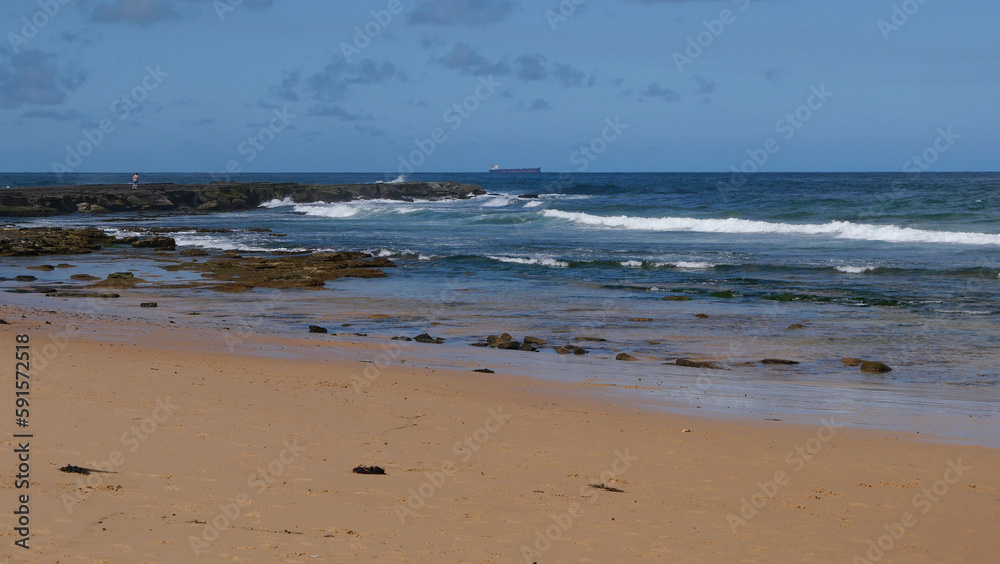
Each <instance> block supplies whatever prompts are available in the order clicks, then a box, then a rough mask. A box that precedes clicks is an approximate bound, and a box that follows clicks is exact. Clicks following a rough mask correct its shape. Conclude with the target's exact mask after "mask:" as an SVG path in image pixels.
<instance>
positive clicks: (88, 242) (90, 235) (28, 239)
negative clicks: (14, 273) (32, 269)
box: [0, 190, 118, 257]
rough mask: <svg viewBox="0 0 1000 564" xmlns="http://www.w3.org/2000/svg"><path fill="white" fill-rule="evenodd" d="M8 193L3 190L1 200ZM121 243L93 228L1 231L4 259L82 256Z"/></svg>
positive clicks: (1, 254)
mask: <svg viewBox="0 0 1000 564" xmlns="http://www.w3.org/2000/svg"><path fill="white" fill-rule="evenodd" d="M5 193H6V190H0V200H2V199H3V194H5ZM0 215H2V205H0ZM117 242H118V239H115V238H114V237H112V236H110V235H108V234H106V233H105V232H104V231H102V230H100V229H96V228H93V227H88V228H83V229H63V228H60V227H24V228H17V227H6V228H0V257H27V256H41V255H63V254H82V253H89V252H92V251H95V250H97V249H100V248H101V247H102V246H103V245H111V244H114V243H117Z"/></svg>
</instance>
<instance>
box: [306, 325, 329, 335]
mask: <svg viewBox="0 0 1000 564" xmlns="http://www.w3.org/2000/svg"><path fill="white" fill-rule="evenodd" d="M309 332H310V333H329V331H327V329H326V327H320V326H319V325H310V326H309Z"/></svg>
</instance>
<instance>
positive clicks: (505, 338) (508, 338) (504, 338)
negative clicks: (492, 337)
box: [500, 333, 514, 341]
mask: <svg viewBox="0 0 1000 564" xmlns="http://www.w3.org/2000/svg"><path fill="white" fill-rule="evenodd" d="M500 340H501V341H513V340H514V337H511V335H510V333H502V334H501V335H500Z"/></svg>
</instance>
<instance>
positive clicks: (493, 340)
mask: <svg viewBox="0 0 1000 564" xmlns="http://www.w3.org/2000/svg"><path fill="white" fill-rule="evenodd" d="M500 341H501V339H500V337H498V336H497V335H490V336H489V337H486V344H487V345H489V346H491V347H495V346H497V345H498V344H500Z"/></svg>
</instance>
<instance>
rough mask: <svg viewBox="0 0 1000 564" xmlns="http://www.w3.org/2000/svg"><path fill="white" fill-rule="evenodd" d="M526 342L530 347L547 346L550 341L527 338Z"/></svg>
mask: <svg viewBox="0 0 1000 564" xmlns="http://www.w3.org/2000/svg"><path fill="white" fill-rule="evenodd" d="M524 342H525V343H528V344H529V345H547V344H549V343H548V341H546V340H544V339H539V338H538V337H525V338H524Z"/></svg>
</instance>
